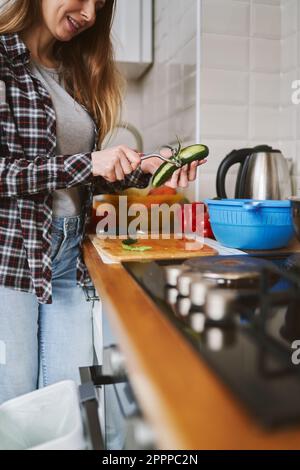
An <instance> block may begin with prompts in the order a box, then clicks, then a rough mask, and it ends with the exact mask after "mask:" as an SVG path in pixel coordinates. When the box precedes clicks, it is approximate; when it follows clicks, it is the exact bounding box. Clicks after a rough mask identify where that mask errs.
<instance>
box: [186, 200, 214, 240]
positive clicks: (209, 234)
mask: <svg viewBox="0 0 300 470" xmlns="http://www.w3.org/2000/svg"><path fill="white" fill-rule="evenodd" d="M199 205H203V206H204V218H203V227H202V228H201V227H198V228H197V217H196V216H197V211H196V208H197V206H199ZM188 207H189V208H191V211H192V214H191V217H192V219H191V223H192V231H193V233H197V232H198V234H199V235H200V236H202V235H203V236H204V237H206V238H213V239H214V238H215V237H214V234H213V231H212V229H211V225H210V220H209V213H208V211H207V207H206V206H205V204H204V203H203V202H192V203H191V204H189V206H188ZM185 210H187V209H185V208H184V205H183V206H182V208H181V223H182V229H183V231H185V229H188V228H189V227H188V224H189V221H188V220H185ZM189 218H190V211H188V219H189ZM202 232H203V233H202Z"/></svg>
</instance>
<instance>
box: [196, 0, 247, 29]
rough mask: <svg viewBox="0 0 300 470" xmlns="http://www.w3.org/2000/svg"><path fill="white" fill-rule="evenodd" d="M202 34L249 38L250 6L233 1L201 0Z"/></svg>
mask: <svg viewBox="0 0 300 470" xmlns="http://www.w3.org/2000/svg"><path fill="white" fill-rule="evenodd" d="M202 15H203V17H204V19H205V21H204V23H203V33H214V34H226V35H233V36H242V37H245V36H249V32H250V31H249V29H250V22H249V18H250V5H249V3H244V2H243V3H242V2H236V1H234V0H227V1H226V2H224V0H203V2H202Z"/></svg>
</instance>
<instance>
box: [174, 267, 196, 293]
mask: <svg viewBox="0 0 300 470" xmlns="http://www.w3.org/2000/svg"><path fill="white" fill-rule="evenodd" d="M200 279H202V276H201V274H199V273H195V272H194V271H186V272H185V273H182V274H180V276H179V277H178V279H177V289H178V292H179V294H180V295H182V296H184V297H188V296H189V295H190V285H191V284H192V282H195V281H198V280H200Z"/></svg>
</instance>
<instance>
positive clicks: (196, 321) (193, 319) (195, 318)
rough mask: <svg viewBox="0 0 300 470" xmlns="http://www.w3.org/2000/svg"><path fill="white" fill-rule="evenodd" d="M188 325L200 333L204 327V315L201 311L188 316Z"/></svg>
mask: <svg viewBox="0 0 300 470" xmlns="http://www.w3.org/2000/svg"><path fill="white" fill-rule="evenodd" d="M189 325H190V327H191V328H192V329H193V330H194V331H196V333H202V332H203V331H204V328H205V315H204V313H202V312H193V313H191V314H190V316H189Z"/></svg>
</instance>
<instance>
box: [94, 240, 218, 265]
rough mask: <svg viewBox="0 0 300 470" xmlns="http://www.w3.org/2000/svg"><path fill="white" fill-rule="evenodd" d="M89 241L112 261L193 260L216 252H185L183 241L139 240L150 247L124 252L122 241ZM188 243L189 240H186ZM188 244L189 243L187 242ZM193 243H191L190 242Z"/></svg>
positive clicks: (206, 249)
mask: <svg viewBox="0 0 300 470" xmlns="http://www.w3.org/2000/svg"><path fill="white" fill-rule="evenodd" d="M90 239H91V241H92V243H93V245H94V246H95V248H96V249H97V250H98V252H99V253H100V254H101V253H102V254H103V255H105V256H108V257H109V258H111V259H113V260H114V261H119V262H121V261H141V260H150V259H171V258H174V259H183V258H194V257H197V256H214V255H217V254H218V252H217V250H215V249H214V248H211V247H210V246H208V245H203V247H202V248H201V249H197V250H195V251H194V250H186V248H185V243H186V241H187V240H186V241H184V240H174V239H172V238H171V239H169V240H163V239H159V240H151V239H149V240H139V242H138V243H139V245H147V246H151V247H152V249H151V250H148V251H143V252H138V251H126V250H124V249H123V248H122V240H119V239H116V240H112V239H107V240H102V239H101V238H98V237H97V235H90ZM188 241H189V240H188ZM189 243H190V241H189ZM192 243H193V242H192Z"/></svg>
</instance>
